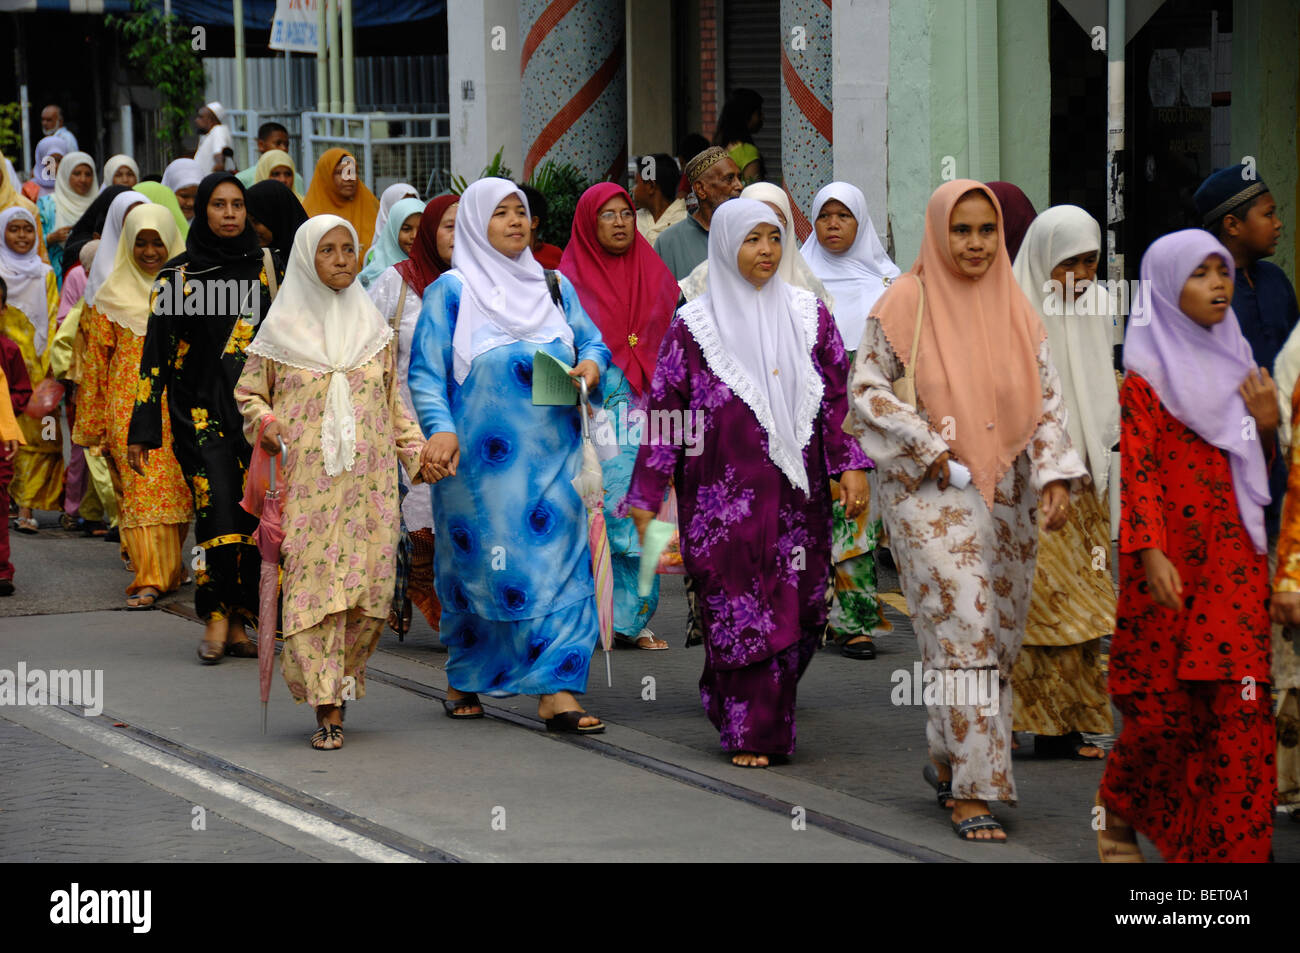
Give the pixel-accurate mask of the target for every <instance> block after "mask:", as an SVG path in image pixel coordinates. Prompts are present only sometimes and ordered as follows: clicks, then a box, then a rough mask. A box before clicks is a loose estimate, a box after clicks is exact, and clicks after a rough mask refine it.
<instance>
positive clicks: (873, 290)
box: [803, 182, 899, 351]
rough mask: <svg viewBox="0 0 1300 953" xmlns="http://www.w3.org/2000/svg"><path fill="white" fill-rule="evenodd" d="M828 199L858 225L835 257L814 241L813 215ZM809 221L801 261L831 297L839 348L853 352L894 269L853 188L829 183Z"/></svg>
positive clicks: (864, 201) (860, 196)
mask: <svg viewBox="0 0 1300 953" xmlns="http://www.w3.org/2000/svg"><path fill="white" fill-rule="evenodd" d="M831 199H835V200H837V201H839V202H843V203H844V205H845V207H846V208H848V210H849V211H850V212H852V213H853V217H854V218H855V219H857V220H858V232H857V235H856V236H855V237H854V239H853V244H852V245H850V246H849V247H848V248H847V249H845V250H844V251H843V252H841V253H840V254H838V255H837V254H835V253H834V252H830V251H827V250H826V249H825V248H823V247H822V246H821V245H820V244H819V243H818V241H817V231H816V225H815V223H816V221H817V216H818V215H820V214H821V212H822V206H823V205H825V204H826V203H827V202H829V201H830V200H831ZM810 218H811V219H812V221H813V223H814V228H813V233H812V234H811V235H809V236H808V240H807V241H806V242H804V245H803V257H804V259H805V260H806V261H807V262H808V267H809V268H811V269H812V270H813V273H814V274H815V275H816V276H817V277H818V278H820V279H821V280H822V281H824V282H825V283H826V287H827V288H829V289H830V290H831V293H832V294H834V295H835V310H834V314H835V324H836V326H837V327H838V328H839V329H840V337H841V338H843V339H844V346H845V347H846V348H848V349H849V350H850V351H855V350H857V347H858V344H859V343H860V342H861V341H862V332H863V331H864V330H865V329H866V326H867V315H868V314H870V313H871V306H872V305H874V304H875V303H876V299H877V298H879V297H880V296H881V295H882V294H884V293H885V289H886V288H887V287H888V286H889V283H890V282H892V281H893V280H894V279H895V278H897V277H898V275H899V269H898V266H897V265H895V264H894V262H893V261H892V260H891V259H890V257H889V256H888V255H887V254H885V246H883V245H881V244H880V238H879V236H877V235H876V226H875V225H874V224H873V223H872V221H871V214H870V213H869V212H868V211H867V198H866V196H865V195H863V194H862V190H861V189H860V188H858V187H857V186H856V185H850V184H849V183H848V182H832V183H830V184H829V185H827V186H824V187H823V188H822V190H821V191H820V192H818V193H817V196H816V198H814V199H813V204H812V215H811V216H810Z"/></svg>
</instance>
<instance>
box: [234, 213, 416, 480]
mask: <svg viewBox="0 0 1300 953" xmlns="http://www.w3.org/2000/svg"><path fill="white" fill-rule="evenodd" d="M340 226H341V227H343V228H345V229H347V232H348V235H349V236H350V237H351V239H352V242H353V244H354V245H355V244H356V243H357V233H356V230H355V229H354V228H353V227H352V226H351V225H350V224H349V223H348V221H347V220H346V219H343V218H339V216H337V215H317V216H315V217H313V218H309V219H307V221H306V223H305V224H303V226H302V227H301V228H299V229H298V234H297V235H296V236H295V237H294V240H293V251H291V252H290V254H289V265H288V267H287V268H286V269H285V273H284V282H283V283H282V284H281V285H280V291H279V293H278V294H277V295H276V297H275V301H273V302H272V303H271V307H270V309H269V310H268V311H267V313H266V319H265V320H264V321H263V322H262V326H261V328H260V329H259V330H258V332H257V337H255V338H254V339H253V343H252V344H250V345H249V346H248V351H249V353H250V354H258V355H261V356H262V357H265V358H267V359H268V360H272V361H275V362H277V363H279V364H286V365H288V366H289V367H296V368H298V369H299V370H305V371H313V372H315V373H317V374H329V375H330V379H329V390H328V392H327V394H326V397H325V414H324V417H323V419H322V420H321V430H320V442H321V452H322V454H323V457H324V463H325V472H326V473H327V474H329V475H330V476H332V477H335V476H338V475H339V474H340V473H342V472H343V471H345V470H351V469H352V465H353V464H354V463H355V462H356V455H357V454H356V437H357V417H356V408H355V407H354V406H353V404H352V391H351V388H350V387H349V385H348V373H347V372H348V371H351V370H355V369H356V368H358V367H363V366H365V365H366V364H368V363H369V362H370V361H371V360H372V359H373V358H374V356H375V355H376V354H378V353H379V352H380V351H382V350H383V349H384V347H385V346H387V344H388V342H389V340H390V339H391V338H392V336H393V329H392V328H390V327H389V326H388V323H387V322H386V321H385V320H384V318H383V315H381V314H380V313H379V310H378V309H377V308H376V307H375V306H374V303H373V302H371V300H370V298H369V296H367V295H366V292H365V289H363V288H362V287H361V284H360V283H359V282H357V281H355V280H354V281H353V282H352V284H350V285H348V286H347V287H346V288H344V289H343V290H342V291H335V290H334V289H332V288H330V287H329V286H328V285H326V284H325V283H324V282H323V281H321V280H320V276H319V275H317V274H316V248H317V246H319V245H320V243H321V239H323V238H324V237H325V235H326V233H327V232H329V231H331V230H333V229H335V228H339V227H340Z"/></svg>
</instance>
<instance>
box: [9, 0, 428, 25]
mask: <svg viewBox="0 0 1300 953" xmlns="http://www.w3.org/2000/svg"><path fill="white" fill-rule="evenodd" d="M154 6H155V7H157V8H158V9H159V10H161V9H162V8H163V4H162V0H157V2H155V3H154ZM446 8H447V4H446V2H445V0H353V3H352V25H353V27H354V28H355V29H362V28H364V27H368V26H394V25H396V24H399V23H411V22H414V21H416V20H427V19H429V18H430V17H435V16H438V15H439V14H440V13H442V12H443V11H444V10H445V9H446ZM0 10H13V11H16V12H19V13H22V12H41V13H119V14H120V13H130V12H131V2H130V0H0ZM172 12H173V13H175V14H176V15H177V16H178V17H180V18H181V19H182V20H184V21H185V22H186V23H189V24H191V25H199V24H201V25H204V26H220V27H229V26H234V25H235V17H234V11H233V4H232V3H231V2H230V0H172ZM274 16H275V0H244V28H245V29H248V30H269V29H271V20H272V18H273V17H274Z"/></svg>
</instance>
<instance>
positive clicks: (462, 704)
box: [442, 692, 487, 721]
mask: <svg viewBox="0 0 1300 953" xmlns="http://www.w3.org/2000/svg"><path fill="white" fill-rule="evenodd" d="M474 707H477V708H478V711H474V712H464V713H462V714H459V715H458V714H456V709H457V708H474ZM442 710H443V711H445V712H446V713H447V717H448V718H455V719H456V720H457V721H469V720H470V719H471V718H483V717H485V716H486V715H487V712H485V711H483V705H482V704H481V703H480V702H479V700H478V696H477V695H475V694H474V693H473V692H469V693H468V694H465V695H462V696H461V697H460V698H444V699H443V700H442Z"/></svg>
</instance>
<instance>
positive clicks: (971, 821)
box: [952, 814, 1007, 844]
mask: <svg viewBox="0 0 1300 953" xmlns="http://www.w3.org/2000/svg"><path fill="white" fill-rule="evenodd" d="M952 830H953V833H954V834H956V835H957V837H958V839H959V840H964V841H965V842H966V843H968V844H1005V843H1006V842H1007V840H1006V838H1005V837H1003V838H997V837H967V836H966V835H967V834H970V833H972V832H974V831H1000V830H1004V828H1003V827H1002V824H1001V823H1000V822H999V821H998V819H997V818H996V817H994V816H993V815H992V814H976V815H975V816H974V817H968V818H966V820H964V821H953V822H952Z"/></svg>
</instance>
